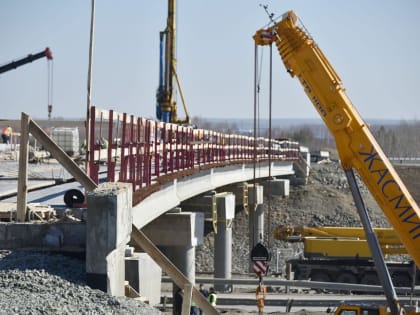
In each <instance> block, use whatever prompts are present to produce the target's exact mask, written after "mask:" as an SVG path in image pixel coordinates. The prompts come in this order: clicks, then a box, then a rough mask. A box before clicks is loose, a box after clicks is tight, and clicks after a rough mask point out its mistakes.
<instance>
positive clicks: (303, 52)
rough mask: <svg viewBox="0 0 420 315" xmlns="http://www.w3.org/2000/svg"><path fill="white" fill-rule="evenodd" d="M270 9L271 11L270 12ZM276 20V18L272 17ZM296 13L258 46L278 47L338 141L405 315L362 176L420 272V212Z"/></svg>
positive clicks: (382, 271)
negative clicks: (366, 202) (373, 222)
mask: <svg viewBox="0 0 420 315" xmlns="http://www.w3.org/2000/svg"><path fill="white" fill-rule="evenodd" d="M265 9H266V7H265ZM269 16H270V18H271V19H272V15H269ZM297 21H298V18H297V16H296V14H295V13H294V12H293V11H289V12H287V13H285V14H284V15H283V16H282V18H281V19H280V21H279V22H274V21H272V22H274V25H273V26H271V27H268V28H265V29H260V30H258V31H257V32H256V34H255V35H254V37H253V38H254V41H255V44H256V45H271V44H272V43H275V45H276V46H277V49H278V51H279V53H280V56H281V58H282V60H283V63H284V66H285V67H286V70H287V72H288V73H289V74H290V75H291V76H292V77H297V78H298V79H299V81H300V83H301V85H302V86H303V89H304V91H305V93H306V94H307V96H308V97H309V99H310V100H311V102H312V104H313V105H314V106H315V108H316V110H317V111H318V113H319V115H320V116H321V118H322V119H323V121H324V123H325V124H326V125H327V127H328V128H329V130H330V132H331V133H332V135H333V136H334V138H335V141H336V146H337V151H338V153H339V156H340V161H341V165H342V167H343V169H344V171H345V173H346V176H347V179H348V181H349V187H350V190H351V191H352V194H353V197H354V200H355V204H356V208H357V210H358V212H359V216H360V219H361V221H362V225H363V228H364V229H365V233H366V238H367V241H368V243H369V247H370V249H371V251H372V255H373V257H374V261H375V265H376V268H378V274H379V276H380V277H381V282H382V285H383V287H384V292H385V295H386V296H387V300H388V305H389V307H390V309H391V313H392V314H393V315H396V314H399V313H401V311H402V309H401V307H400V305H399V302H398V299H397V297H396V294H395V289H394V287H393V284H392V282H391V279H390V276H389V272H388V270H387V268H386V265H385V262H384V258H383V256H382V253H381V251H380V246H379V244H378V241H377V239H376V237H375V233H374V232H373V228H372V225H371V222H370V218H369V216H368V215H367V211H366V207H365V205H364V202H363V199H362V198H361V194H360V191H359V189H358V186H357V183H356V179H355V175H354V170H356V171H357V172H358V174H359V175H360V177H361V178H362V180H363V181H364V183H365V185H366V186H367V187H368V189H369V191H370V192H371V194H372V195H373V196H374V198H375V199H376V201H377V203H378V204H379V206H380V207H381V208H382V210H383V212H384V213H385V215H386V217H387V218H388V220H389V222H390V223H391V225H392V226H393V228H394V229H395V231H396V233H397V234H398V236H399V237H400V239H401V242H402V243H403V244H404V246H405V247H406V249H407V252H408V253H409V254H410V255H411V256H412V257H413V259H414V261H415V263H416V265H417V267H420V209H419V207H418V206H417V204H416V203H415V201H414V199H413V198H412V197H411V195H410V193H409V192H408V190H407V188H406V187H405V185H404V184H403V182H402V181H401V179H400V178H399V176H398V174H397V172H396V171H395V170H394V167H393V166H392V164H391V162H390V161H389V160H388V158H387V157H386V156H385V154H384V152H383V151H382V149H381V148H380V146H379V144H378V143H377V142H376V140H375V138H374V137H373V135H372V133H371V132H370V130H369V129H368V127H367V125H366V123H365V122H364V121H363V119H362V118H361V117H360V115H359V114H358V112H357V111H356V110H355V108H354V107H353V105H352V103H351V101H350V99H349V98H348V97H347V95H346V93H345V89H344V87H343V85H342V82H341V79H340V77H339V76H338V74H337V73H336V72H335V70H334V68H333V67H332V65H331V64H330V63H329V61H328V59H327V58H326V57H325V55H324V54H323V52H322V51H321V49H320V48H319V47H318V45H317V44H316V43H315V41H314V40H313V39H312V38H311V36H310V35H309V34H308V33H307V32H306V30H305V29H304V28H302V27H299V26H298V24H297Z"/></svg>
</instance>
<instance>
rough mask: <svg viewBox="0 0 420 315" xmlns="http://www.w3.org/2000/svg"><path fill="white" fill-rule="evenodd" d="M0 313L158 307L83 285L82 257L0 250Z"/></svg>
mask: <svg viewBox="0 0 420 315" xmlns="http://www.w3.org/2000/svg"><path fill="white" fill-rule="evenodd" d="M0 314H33V315H35V314H86V315H91V314H92V315H93V314H140V315H154V314H156V315H158V314H162V313H161V312H160V311H159V310H157V309H155V308H153V307H151V306H149V305H147V304H144V303H142V302H139V301H135V300H132V299H127V298H124V297H122V298H116V297H111V296H109V295H107V294H106V293H104V292H102V291H99V290H93V289H91V288H90V287H88V286H86V281H85V263H84V261H83V260H79V259H75V258H71V257H65V256H62V255H51V254H46V253H39V252H28V251H14V252H10V251H0Z"/></svg>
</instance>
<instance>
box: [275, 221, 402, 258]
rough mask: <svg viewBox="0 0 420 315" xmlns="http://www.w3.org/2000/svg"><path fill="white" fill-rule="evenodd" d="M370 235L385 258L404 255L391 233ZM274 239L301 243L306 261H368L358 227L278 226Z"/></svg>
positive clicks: (381, 230) (368, 253)
mask: <svg viewBox="0 0 420 315" xmlns="http://www.w3.org/2000/svg"><path fill="white" fill-rule="evenodd" d="M374 232H375V234H376V237H377V239H378V242H379V245H380V246H381V249H382V252H383V254H384V255H385V256H388V255H396V254H407V250H406V249H405V247H404V246H403V245H402V244H401V241H400V239H399V238H398V236H397V235H396V234H395V232H394V230H393V229H391V228H375V229H374ZM274 237H275V238H276V239H279V240H284V241H288V242H303V244H304V255H305V257H307V258H311V257H329V258H336V259H339V258H341V259H348V258H359V259H363V258H364V259H371V258H372V253H371V251H370V249H369V246H368V243H367V241H366V234H365V231H364V230H363V228H361V227H330V226H329V227H308V226H301V227H290V226H280V227H278V228H277V229H276V230H275V231H274Z"/></svg>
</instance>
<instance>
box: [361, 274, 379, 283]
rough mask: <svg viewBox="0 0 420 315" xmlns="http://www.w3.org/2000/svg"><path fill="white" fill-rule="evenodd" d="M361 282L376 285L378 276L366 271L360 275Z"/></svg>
mask: <svg viewBox="0 0 420 315" xmlns="http://www.w3.org/2000/svg"><path fill="white" fill-rule="evenodd" d="M360 283H361V284H369V285H378V284H379V279H378V276H377V275H376V274H374V273H367V274H365V275H364V276H363V277H362V280H360Z"/></svg>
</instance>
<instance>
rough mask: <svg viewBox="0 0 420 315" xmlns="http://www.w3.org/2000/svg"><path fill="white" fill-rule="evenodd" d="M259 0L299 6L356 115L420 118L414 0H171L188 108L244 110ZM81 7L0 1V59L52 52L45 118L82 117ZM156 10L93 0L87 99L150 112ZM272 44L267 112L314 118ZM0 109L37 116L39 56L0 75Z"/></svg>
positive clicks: (14, 115) (418, 5)
mask: <svg viewBox="0 0 420 315" xmlns="http://www.w3.org/2000/svg"><path fill="white" fill-rule="evenodd" d="M260 3H263V4H268V5H269V9H270V10H271V11H272V12H274V13H275V14H276V16H279V15H281V14H282V13H284V12H285V11H287V10H290V9H293V10H294V11H295V12H296V13H297V15H298V16H299V18H300V19H301V21H302V22H303V23H304V25H305V26H306V28H307V29H308V30H309V32H310V33H311V34H312V36H313V37H314V38H315V40H316V41H317V42H318V44H319V46H320V48H321V49H322V50H323V52H324V53H325V54H326V56H327V57H328V59H329V60H330V62H331V63H332V65H333V67H334V68H335V69H336V71H337V72H338V74H339V75H340V77H341V79H342V80H343V83H344V86H345V87H346V89H347V94H348V96H349V97H350V99H351V100H352V102H353V104H354V105H355V107H356V108H357V110H358V111H359V112H360V114H361V115H362V117H363V118H365V119H371V118H375V119H390V118H394V119H417V120H418V119H420V104H419V98H418V94H417V92H418V90H419V89H420V61H419V57H418V56H419V52H420V19H419V18H418V16H419V14H420V1H417V0H404V1H397V0H393V1H391V0H370V1H364V0H352V1H327V0H319V1H315V0H293V1H292V0H282V1H261V0H259V1H253V0H224V1H223V0H213V1H208V0H194V1H192V0H178V1H177V11H178V14H177V31H178V38H177V57H178V75H179V77H180V81H181V85H182V87H183V90H184V94H185V98H186V101H187V106H188V108H189V111H190V114H191V116H200V117H203V118H205V117H211V118H252V117H253V80H254V43H253V40H252V36H253V34H254V33H255V31H256V30H257V29H259V28H260V27H262V26H263V25H265V24H266V23H267V22H268V19H267V16H266V14H265V12H264V10H263V9H262V8H261V7H260V6H259V4H260ZM90 8H91V1H90V0H71V1H57V0H37V1H33V0H2V1H1V2H0V41H1V49H0V64H5V63H7V62H10V61H12V60H16V59H19V58H21V57H24V56H26V55H27V54H29V53H35V52H38V51H41V50H43V49H44V48H45V47H47V46H49V47H50V48H51V50H52V52H53V55H54V89H53V113H52V116H53V117H66V118H82V117H84V115H85V112H86V82H87V65H88V45H89V27H90ZM166 17H167V1H163V0H158V1H141V0H120V1H116V0H97V1H96V24H95V46H94V65H93V86H92V91H93V94H92V102H93V104H95V105H96V106H97V107H99V108H103V109H110V108H112V109H115V110H117V111H119V112H127V113H129V114H134V115H136V116H143V117H147V118H154V115H155V114H154V113H155V93H156V88H157V85H158V66H159V65H158V62H159V61H158V58H159V41H158V40H159V32H160V31H161V30H163V29H164V27H165V25H166ZM273 52H274V54H273V56H274V61H273V76H274V82H273V117H275V118H317V117H318V114H317V112H316V111H315V110H314V109H313V107H312V105H311V103H310V102H309V100H308V99H307V98H306V96H305V94H304V92H303V91H302V88H301V87H300V85H299V83H298V81H297V80H296V79H292V78H290V76H289V75H287V73H286V72H285V70H284V67H283V64H282V63H281V60H280V57H279V56H278V54H277V51H275V50H274V51H273ZM261 53H262V55H263V57H262V58H263V63H264V66H263V69H262V82H261V88H262V89H261V96H260V104H261V105H260V106H261V110H260V115H261V117H266V116H267V108H268V102H267V97H268V84H267V80H266V78H267V77H268V66H267V62H268V57H269V51H268V49H264V51H262V52H261ZM178 103H179V104H180V103H181V101H180V99H178ZM0 108H1V111H0V119H2V118H7V119H18V118H20V113H21V112H26V113H28V114H29V115H31V116H32V117H33V118H39V119H41V118H47V61H46V60H45V59H42V60H38V61H35V62H33V63H31V64H27V65H24V66H22V67H20V68H18V69H16V70H12V71H9V72H6V73H3V74H1V75H0ZM179 116H181V117H183V116H184V114H183V111H182V109H179Z"/></svg>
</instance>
